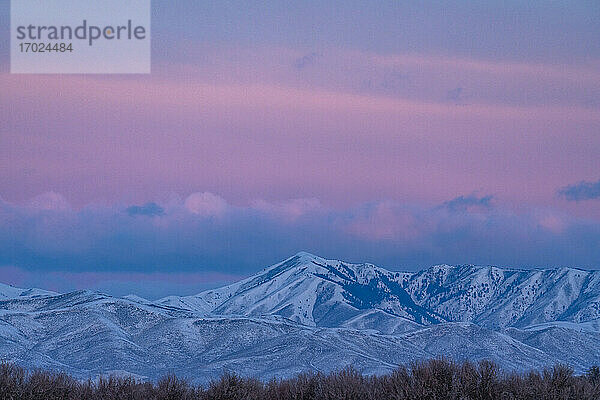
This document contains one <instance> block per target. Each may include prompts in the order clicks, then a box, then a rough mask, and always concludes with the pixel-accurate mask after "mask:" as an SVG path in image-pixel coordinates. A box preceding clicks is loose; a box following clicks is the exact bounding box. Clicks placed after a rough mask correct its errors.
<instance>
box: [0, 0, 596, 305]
mask: <svg viewBox="0 0 600 400" xmlns="http://www.w3.org/2000/svg"><path fill="white" fill-rule="evenodd" d="M322 3H323V2H316V1H314V2H313V1H306V2H284V1H281V2H271V1H265V2H252V3H251V4H250V3H247V2H229V1H219V2H217V1H214V2H213V1H206V2H205V1H202V2H198V1H191V0H190V1H188V0H185V1H177V2H169V1H163V0H153V16H152V18H153V20H152V37H153V44H152V46H153V65H152V70H153V72H152V74H151V75H147V76H144V75H132V76H124V75H116V76H108V75H106V76H103V75H85V76H84V75H10V74H9V73H8V71H9V42H8V37H9V32H8V26H9V9H8V2H2V3H1V4H0V37H2V38H4V39H2V40H0V281H3V282H8V283H14V284H18V285H26V286H29V285H37V286H42V287H45V288H55V289H58V290H70V289H73V288H80V287H92V288H98V289H101V290H104V291H108V292H112V293H115V294H126V293H127V292H129V291H133V292H136V293H138V294H142V295H146V296H148V297H157V296H159V295H164V294H173V293H177V294H189V293H194V292H197V291H199V290H201V289H204V288H206V287H210V286H214V285H217V284H221V283H226V282H230V281H232V280H235V279H238V278H239V277H242V276H247V275H248V274H250V273H252V272H254V271H256V270H258V269H260V268H262V267H264V266H265V265H267V264H271V263H274V262H276V261H279V260H280V259H281V258H285V257H286V256H289V255H291V254H292V253H294V252H296V251H300V250H306V251H311V252H315V253H317V254H320V255H323V256H326V257H332V258H341V259H348V260H350V261H370V262H374V263H378V264H381V265H383V266H385V267H388V268H391V269H405V270H414V269H417V268H422V267H425V266H427V265H430V264H433V263H444V262H445V263H476V264H496V265H511V266H516V267H551V266H559V265H572V266H579V267H582V268H600V161H599V155H600V25H599V24H598V21H599V20H600V3H599V2H597V1H577V2H545V1H539V2H536V1H534V2H520V1H519V2H517V1H508V2H506V1H502V2H499V1H498V2H496V1H489V2H480V3H479V4H473V3H467V2H462V1H460V2H459V1H456V2H453V1H450V2H443V3H440V2H418V3H417V2H405V3H402V2H396V1H382V2H377V3H373V2H366V1H364V2H362V1H361V2H359V1H348V0H346V1H329V2H326V4H322ZM413 3H414V4H413ZM40 272H43V273H44V274H45V275H44V276H45V278H43V279H42V278H40V276H41V275H40ZM65 277H68V279H65ZM140 282H142V283H140Z"/></svg>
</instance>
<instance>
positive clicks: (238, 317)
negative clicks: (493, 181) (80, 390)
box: [0, 253, 600, 382]
mask: <svg viewBox="0 0 600 400" xmlns="http://www.w3.org/2000/svg"><path fill="white" fill-rule="evenodd" d="M599 349H600V271H584V270H578V269H567V268H563V269H555V270H532V271H527V270H513V269H500V268H496V267H475V266H447V265H442V266H434V267H431V268H429V269H426V270H424V271H421V272H418V273H404V272H391V271H387V270H385V269H382V268H378V267H376V266H374V265H371V264H351V263H345V262H342V261H335V260H326V259H323V258H320V257H317V256H313V255H310V254H308V253H299V254H297V255H295V256H293V257H291V258H289V259H287V260H285V261H283V262H281V263H278V264H275V265H273V266H271V267H268V268H265V269H264V270H262V271H260V272H259V273H257V274H256V275H254V276H251V277H250V278H247V279H245V280H243V281H240V282H237V283H234V284H232V285H229V286H225V287H222V288H219V289H214V290H208V291H205V292H202V293H200V294H198V295H195V296H185V297H177V296H170V297H167V298H164V299H160V300H158V301H149V300H146V299H142V298H140V297H138V296H134V295H130V296H126V297H124V298H117V297H112V296H108V295H105V294H101V293H95V292H90V291H77V292H72V293H67V294H58V293H54V292H49V291H43V290H40V289H18V288H14V287H12V286H7V285H0V357H1V358H2V359H8V360H13V361H16V362H18V363H19V364H22V365H24V366H28V367H43V368H49V369H56V370H64V371H67V372H69V373H71V374H73V375H75V376H79V377H83V378H85V377H93V376H96V375H98V374H100V373H110V372H116V373H119V374H122V373H124V371H125V372H126V373H130V374H134V375H136V376H141V377H147V378H149V379H154V378H157V377H159V376H161V375H164V374H166V373H170V372H175V373H177V374H178V375H181V376H184V377H187V378H189V379H191V380H193V381H195V382H204V381H206V380H208V379H210V378H214V377H216V376H218V375H220V374H221V373H222V372H223V371H235V372H237V373H241V374H244V375H249V376H257V377H260V378H265V379H267V378H271V377H284V376H290V375H293V374H295V373H298V372H300V371H306V370H319V371H329V370H332V369H338V368H341V367H344V366H345V365H348V364H352V365H354V366H355V367H356V368H358V369H359V370H361V371H363V372H365V373H383V372H388V371H391V370H392V369H393V368H394V367H395V366H396V365H398V364H403V363H409V362H411V361H414V360H418V359H423V358H431V357H436V356H447V357H451V358H455V359H473V360H477V359H481V358H486V359H492V360H495V361H497V362H498V363H499V364H500V365H501V366H502V367H504V368H506V369H510V370H523V369H529V368H542V367H545V366H548V365H549V364H553V363H557V362H562V363H566V364H570V365H572V366H573V367H574V368H575V369H576V370H577V371H579V372H581V371H584V370H585V369H587V368H589V367H590V366H591V365H594V364H600V350H599Z"/></svg>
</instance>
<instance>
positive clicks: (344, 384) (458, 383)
mask: <svg viewBox="0 0 600 400" xmlns="http://www.w3.org/2000/svg"><path fill="white" fill-rule="evenodd" d="M0 399H1V400H4V399H7V400H8V399H11V400H17V399H24V400H29V399H40V400H54V399H61V400H63V399H77V400H86V399H102V400H113V399H114V400H116V399H140V400H152V399H156V400H159V399H161V400H162V399H164V400H167V399H168V400H179V399H207V400H208V399H211V400H238V399H239V400H242V399H243V400H253V399H257V400H258V399H260V400H263V399H265V400H271V399H272V400H275V399H278V400H288V399H289V400H291V399H298V400H300V399H319V400H320V399H330V400H341V399H344V400H351V399H360V400H369V399H373V400H386V399H421V400H427V399H432V400H433V399H444V400H446V399H456V400H464V399H482V400H484V399H485V400H493V399H502V400H507V399H527V400H529V399H531V400H543V399H547V400H554V399H574V400H586V399H595V400H597V399H600V369H599V368H598V367H593V368H591V369H590V371H589V372H588V373H587V374H585V375H582V376H575V375H574V374H573V370H572V369H570V368H569V367H566V366H562V365H557V366H555V367H553V368H552V369H547V370H545V371H542V372H534V371H532V372H529V373H524V374H505V373H502V372H501V371H500V370H499V369H498V367H497V366H496V365H495V364H494V363H491V362H488V361H482V362H480V363H479V364H473V363H470V362H464V363H462V364H460V363H454V362H452V361H448V360H444V359H437V360H430V361H424V362H418V363H414V364H412V365H411V366H410V367H409V368H405V367H400V368H398V369H397V370H396V371H394V372H393V373H391V374H389V375H384V376H363V375H361V374H360V373H358V372H357V371H356V370H354V369H352V368H346V369H344V370H342V371H339V372H335V373H330V374H328V375H325V374H319V373H307V374H301V375H299V376H297V377H295V378H291V379H284V380H273V381H270V382H266V383H264V382H261V381H259V380H256V379H247V378H240V377H238V376H236V375H232V374H225V375H223V376H222V377H221V378H220V379H219V380H217V381H213V382H212V383H210V384H209V385H207V386H205V387H200V386H199V387H196V386H193V385H189V384H188V383H187V382H186V381H184V380H181V379H178V378H176V377H174V376H168V377H165V378H163V379H161V380H160V381H158V382H157V383H149V382H140V381H137V380H135V379H133V378H116V377H109V378H100V379H98V380H94V381H86V382H82V381H79V380H76V379H74V378H72V377H70V376H68V375H65V374H58V373H51V372H44V371H34V372H28V371H25V370H23V369H22V368H19V367H18V366H15V365H13V364H10V363H2V364H1V365H0Z"/></svg>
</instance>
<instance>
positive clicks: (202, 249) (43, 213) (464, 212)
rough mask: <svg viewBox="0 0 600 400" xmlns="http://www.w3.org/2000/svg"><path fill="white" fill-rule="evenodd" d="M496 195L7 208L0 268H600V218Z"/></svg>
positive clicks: (238, 271) (1, 220)
mask: <svg viewBox="0 0 600 400" xmlns="http://www.w3.org/2000/svg"><path fill="white" fill-rule="evenodd" d="M491 199H492V197H491V196H483V197H477V196H474V195H471V196H461V197H457V198H455V199H453V200H451V201H448V202H446V203H445V204H443V205H442V206H434V207H425V206H420V205H414V204H401V203H395V202H376V203H368V204H364V205H362V206H360V207H355V208H350V209H345V210H333V209H327V208H325V207H323V206H322V205H321V204H320V203H319V202H318V201H315V200H293V201H289V202H282V203H269V202H265V201H261V202H256V203H255V204H254V205H252V206H247V207H234V206H231V205H229V204H227V203H226V202H225V201H224V200H223V199H221V198H220V197H218V196H215V195H208V194H193V195H191V196H190V197H188V199H187V201H183V200H182V201H175V202H172V203H170V204H163V205H160V206H159V205H158V204H153V203H150V204H151V205H145V206H137V208H130V209H128V210H130V211H129V212H127V213H124V212H123V211H122V210H123V209H124V208H123V206H113V207H97V206H95V207H92V206H89V207H85V208H83V209H80V210H73V209H72V208H70V207H63V206H61V204H62V203H61V202H56V204H57V207H54V208H53V206H52V204H53V203H49V202H46V203H44V207H43V208H39V207H36V206H35V204H34V205H27V206H17V205H13V204H9V203H6V202H2V203H0V266H12V267H17V268H21V269H24V270H27V271H41V272H44V271H45V272H48V271H65V272H69V273H75V272H85V271H93V272H95V273H103V272H111V273H112V272H131V273H172V272H173V273H179V274H185V273H226V274H231V275H236V276H243V275H247V274H251V273H253V272H255V271H256V270H258V269H259V268H262V267H264V266H266V265H269V264H272V263H274V262H277V261H279V260H281V259H284V258H285V257H287V256H290V255H291V254H294V253H295V252H297V251H300V250H306V251H310V252H313V253H316V254H320V255H323V256H325V257H332V258H340V259H346V260H349V261H357V262H358V261H369V262H373V263H376V264H379V265H382V266H386V267H389V268H396V269H407V270H410V269H416V268H420V267H425V266H428V265H432V264H437V263H452V264H458V263H474V264H495V265H510V266H515V267H531V266H535V267H551V266H558V265H571V266H579V267H594V268H598V267H600V224H598V223H597V222H595V221H585V220H577V219H573V218H572V217H568V216H565V215H562V214H557V213H554V212H551V211H547V210H541V211H540V210H532V211H530V212H527V213H514V212H511V211H510V210H506V209H501V208H499V207H492V206H491V205H490V201H491ZM192 200H193V201H192ZM216 203H218V204H219V207H214V204H216ZM58 206H61V207H58ZM199 211H201V212H199ZM143 215H151V216H153V217H152V218H147V217H143Z"/></svg>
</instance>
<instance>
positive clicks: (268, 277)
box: [158, 253, 600, 332]
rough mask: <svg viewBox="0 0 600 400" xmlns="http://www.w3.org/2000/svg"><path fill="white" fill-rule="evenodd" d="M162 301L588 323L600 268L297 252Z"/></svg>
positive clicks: (314, 312) (249, 312)
mask: <svg viewBox="0 0 600 400" xmlns="http://www.w3.org/2000/svg"><path fill="white" fill-rule="evenodd" d="M175 299H177V300H175ZM158 303H161V304H171V305H178V306H181V307H183V308H187V309H189V310H195V311H201V312H210V313H214V314H220V315H245V316H261V315H280V316H282V317H285V318H288V319H290V320H292V321H295V322H298V323H301V324H304V325H309V326H323V327H341V326H346V325H347V324H353V325H354V326H360V325H357V324H359V321H360V322H365V323H366V322H367V321H370V320H374V319H377V320H380V321H381V322H380V323H381V324H383V327H382V328H383V329H382V331H383V332H386V329H385V326H386V323H389V321H388V320H393V321H394V322H396V323H398V324H401V323H406V324H407V325H408V326H414V325H415V323H416V324H420V325H431V324H437V323H442V322H473V323H476V324H478V325H481V326H486V327H490V328H506V327H511V326H512V327H526V326H529V325H533V324H540V323H546V322H555V321H568V322H574V323H584V322H591V321H595V320H600V271H584V270H579V269H573V268H561V269H554V270H516V269H500V268H497V267H476V266H472V265H466V266H449V265H437V266H434V267H431V268H429V269H426V270H423V271H421V272H418V273H406V272H390V271H387V270H385V269H382V268H378V267H376V266H374V265H372V264H350V263H345V262H342V261H335V260H325V259H323V258H320V257H317V256H314V255H311V254H308V253H299V254H296V255H295V256H293V257H291V258H289V259H288V260H285V261H284V262H282V263H279V264H276V265H273V266H271V267H269V268H266V269H264V270H263V271H261V272H259V273H258V274H256V275H254V276H252V277H250V278H248V279H245V280H243V281H240V282H237V283H234V284H233V285H229V286H225V287H223V288H220V289H215V290H209V291H206V292H202V293H200V294H198V295H196V296H189V297H178V298H173V297H169V298H167V299H162V300H159V301H158ZM384 321H386V322H384ZM367 325H369V326H371V325H372V324H367ZM373 327H374V328H376V326H373Z"/></svg>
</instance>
